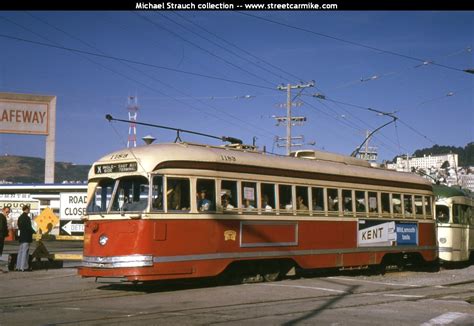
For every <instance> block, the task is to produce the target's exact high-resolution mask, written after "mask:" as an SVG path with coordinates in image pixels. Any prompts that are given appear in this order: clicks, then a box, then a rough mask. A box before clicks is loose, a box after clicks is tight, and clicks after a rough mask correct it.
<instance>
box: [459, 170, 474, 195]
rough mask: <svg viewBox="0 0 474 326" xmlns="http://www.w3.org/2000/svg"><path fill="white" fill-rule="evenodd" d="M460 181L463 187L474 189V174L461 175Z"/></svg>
mask: <svg viewBox="0 0 474 326" xmlns="http://www.w3.org/2000/svg"><path fill="white" fill-rule="evenodd" d="M460 179H461V180H460V181H461V182H460V183H461V186H462V187H463V188H467V189H469V190H471V191H474V174H464V175H461V176H460Z"/></svg>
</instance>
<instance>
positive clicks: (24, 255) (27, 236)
mask: <svg viewBox="0 0 474 326" xmlns="http://www.w3.org/2000/svg"><path fill="white" fill-rule="evenodd" d="M29 213H30V206H28V205H25V206H23V213H22V214H21V215H20V217H19V218H18V223H17V224H18V230H19V231H20V236H19V240H20V247H19V248H18V257H17V260H16V270H17V271H22V272H24V271H27V270H28V269H29V266H28V260H29V257H30V254H29V251H30V244H31V242H33V234H35V233H36V232H35V230H34V229H33V227H32V226H31V219H30V216H29V215H28V214H29Z"/></svg>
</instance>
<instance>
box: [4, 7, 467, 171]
mask: <svg viewBox="0 0 474 326" xmlns="http://www.w3.org/2000/svg"><path fill="white" fill-rule="evenodd" d="M247 13H249V14H252V15H255V16H259V17H263V18H267V19H271V20H274V21H277V22H280V23H282V24H287V25H291V26H295V27H299V28H303V29H307V30H311V31H314V32H316V33H322V34H325V35H329V36H333V37H336V38H341V39H344V40H347V41H351V42H355V43H361V44H365V45H367V46H371V47H375V48H378V49H383V50H386V51H392V52H396V53H399V54H403V55H407V56H412V57H417V58H423V59H425V60H427V61H430V60H433V61H435V62H436V63H439V64H442V65H446V66H449V67H453V68H456V69H461V70H462V69H467V68H471V69H472V68H474V60H473V52H472V51H469V50H468V48H469V47H472V46H473V44H474V12H452V11H449V12H448V11H447V12H431V11H416V12H403V11H397V12H356V11H350V12H343V11H341V12H336V11H331V12H322V11H320V12H310V11H304V12H303V11H301V12H290V11H268V12H247ZM150 21H151V22H152V23H151V22H150ZM175 22H176V23H178V24H176V23H175ZM183 27H184V28H183ZM202 28H204V29H206V30H208V31H210V32H212V34H209V33H207V32H206V31H205V30H204V29H202ZM0 31H1V34H6V35H10V36H14V37H19V38H24V39H29V40H34V41H39V42H45V43H51V44H55V45H60V46H64V47H70V48H76V49H80V50H83V51H89V52H95V53H105V54H107V55H110V56H116V57H120V58H126V59H129V60H134V61H138V62H143V63H147V64H152V65H157V66H162V67H168V68H172V69H177V70H182V71H187V72H193V73H197V74H202V75H210V76H215V77H218V78H222V79H228V80H232V81H237V82H243V83H247V84H250V85H244V84H241V83H231V82H225V81H222V80H216V79H210V78H204V77H198V76H192V75H189V74H183V73H177V72H172V71H169V70H164V69H157V68H152V67H147V66H140V65H136V64H129V63H126V64H124V63H123V62H119V61H114V60H108V59H105V58H98V57H92V56H87V55H79V54H76V53H71V52H68V51H62V50H58V49H53V48H47V47H41V46H38V45H34V44H29V43H23V42H18V41H14V40H9V39H5V38H0V49H1V51H0V91H1V92H17V93H34V94H48V95H56V96H57V97H58V102H57V145H56V146H57V147H56V160H58V161H67V162H74V163H77V164H91V163H92V162H93V161H95V160H96V159H98V158H99V157H101V156H103V155H105V154H107V153H108V152H111V151H114V150H117V149H120V148H122V147H124V146H125V145H126V140H127V132H128V126H127V125H126V124H122V123H113V124H112V125H111V124H110V123H108V122H107V121H106V120H105V118H104V116H105V114H107V113H110V114H112V115H113V116H114V117H117V118H122V119H126V118H127V111H126V105H127V97H128V96H130V95H136V96H137V97H138V101H139V105H140V111H139V114H138V120H139V121H143V122H148V123H156V124H161V125H168V126H174V127H178V128H183V129H191V130H196V131H199V132H203V133H209V134H214V135H217V136H224V135H225V136H233V137H237V138H241V139H243V140H244V142H246V143H251V142H252V137H254V136H256V137H257V145H258V146H260V148H262V147H263V146H266V148H267V150H268V151H271V150H272V148H273V150H274V151H275V152H277V153H284V148H278V147H277V146H276V145H274V138H275V136H277V135H278V136H280V137H281V136H284V134H285V128H284V127H277V126H275V121H274V120H273V119H272V116H273V115H283V114H285V109H284V108H281V107H279V104H280V103H284V102H285V101H286V93H284V92H281V91H277V90H276V88H277V86H278V85H280V84H287V83H291V84H295V83H298V82H300V81H303V82H307V81H310V80H314V81H315V83H316V87H314V88H308V89H306V90H305V91H304V92H303V94H302V95H301V97H300V100H301V101H302V102H303V105H302V106H299V107H297V108H295V109H294V114H295V115H299V116H306V117H307V122H306V124H305V125H304V126H302V127H295V128H294V129H293V135H295V136H299V135H304V137H305V143H311V142H316V145H315V146H311V145H305V148H313V149H320V150H321V149H323V150H326V151H331V152H337V153H342V154H350V153H351V152H352V151H353V150H354V148H355V147H356V146H357V145H359V144H360V143H361V142H362V140H363V139H364V135H365V130H366V129H372V130H373V128H376V127H378V126H380V125H382V124H383V123H385V122H387V121H389V120H390V119H389V118H387V117H382V116H379V115H377V114H375V113H373V112H369V111H367V110H363V109H361V108H357V107H355V106H349V105H344V104H340V103H339V104H336V103H334V102H331V101H329V100H318V99H316V98H314V97H312V96H311V95H312V94H314V93H322V94H324V95H325V96H326V97H327V98H328V99H331V100H335V101H339V102H344V103H349V104H352V105H356V106H361V107H370V108H374V109H377V110H381V111H386V112H393V111H397V113H396V116H397V117H399V119H400V121H399V122H398V123H397V124H396V126H395V125H394V124H391V125H389V126H387V127H385V128H384V129H383V130H382V132H379V133H378V134H377V137H376V138H375V139H373V141H372V144H371V145H376V146H377V147H378V149H379V161H381V160H383V159H392V158H393V157H394V156H395V155H397V154H403V153H410V154H411V153H412V152H413V151H414V150H416V149H420V148H425V147H430V146H432V145H434V144H435V143H437V144H439V145H454V146H465V145H466V144H467V143H468V142H471V141H473V140H474V100H473V91H474V75H472V74H467V73H463V72H459V71H456V70H452V69H446V68H443V67H439V66H435V65H430V64H428V65H422V66H418V65H419V64H420V63H421V62H416V61H413V60H409V59H406V58H403V57H400V56H395V55H391V54H387V53H383V52H380V51H375V50H370V49H367V48H364V47H360V46H355V45H351V44H348V43H344V42H340V41H337V40H334V39H330V38H327V37H322V36H318V35H315V34H311V33H307V32H303V31H300V30H295V29H291V28H288V27H286V26H283V25H281V24H280V25H278V24H273V23H269V22H266V21H263V20H259V19H255V18H252V17H249V16H245V15H241V14H239V13H237V12H224V11H202V12H200V11H187V12H185V11H181V12H176V13H175V12H138V14H137V13H134V12H127V11H112V12H94V11H89V12H73V11H69V12H47V11H35V12H0ZM216 36H218V37H219V38H217V37H216ZM222 39H225V40H226V41H227V42H223V41H222ZM209 40H211V41H212V42H209ZM216 43H217V44H219V45H220V46H216ZM233 45H236V46H237V47H233ZM242 50H243V51H242ZM244 51H245V52H244ZM249 53H250V54H251V55H252V56H250V55H249ZM234 54H238V56H236V55H234ZM250 62H251V63H250ZM268 63H269V64H271V65H269V64H268ZM259 66H260V67H263V68H264V69H261V68H259ZM416 66H418V67H416ZM372 76H378V77H377V78H375V79H370V77H372ZM361 79H362V80H364V81H361ZM448 94H452V95H451V96H448ZM246 95H251V97H250V98H248V97H247V98H246ZM148 134H151V135H153V136H154V137H156V138H157V139H158V141H159V142H168V141H173V140H174V138H175V134H174V133H172V132H169V131H165V130H159V129H151V128H146V127H142V126H139V127H138V139H139V140H138V143H139V144H141V143H142V141H141V140H140V138H141V137H143V136H145V135H148ZM182 138H183V139H184V140H187V141H193V142H205V143H211V144H219V142H216V141H214V140H212V139H206V138H201V137H198V136H192V135H182ZM0 153H2V154H5V153H8V154H11V155H27V156H40V157H43V156H44V137H41V136H35V137H33V136H24V135H6V134H0Z"/></svg>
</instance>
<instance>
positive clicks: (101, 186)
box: [87, 179, 115, 214]
mask: <svg viewBox="0 0 474 326" xmlns="http://www.w3.org/2000/svg"><path fill="white" fill-rule="evenodd" d="M95 184H96V185H95V189H94V192H93V194H92V197H91V200H90V201H89V204H88V205H87V213H88V214H94V213H105V212H107V207H108V206H109V203H110V199H111V198H112V191H113V189H114V184H115V181H114V180H112V179H102V180H100V181H99V182H96V183H95ZM90 186H91V183H89V187H90Z"/></svg>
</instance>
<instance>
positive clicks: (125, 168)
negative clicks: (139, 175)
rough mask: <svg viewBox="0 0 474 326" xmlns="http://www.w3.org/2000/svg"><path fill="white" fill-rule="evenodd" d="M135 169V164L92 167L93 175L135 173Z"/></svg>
mask: <svg viewBox="0 0 474 326" xmlns="http://www.w3.org/2000/svg"><path fill="white" fill-rule="evenodd" d="M137 169H138V168H137V162H127V163H111V164H98V165H96V166H95V167H94V171H95V174H104V173H123V172H135V171H137Z"/></svg>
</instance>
